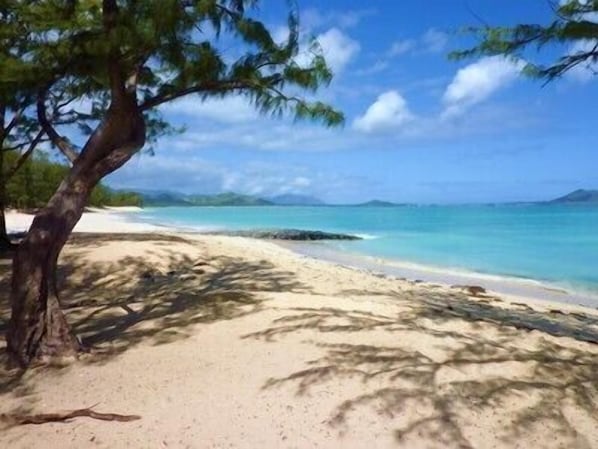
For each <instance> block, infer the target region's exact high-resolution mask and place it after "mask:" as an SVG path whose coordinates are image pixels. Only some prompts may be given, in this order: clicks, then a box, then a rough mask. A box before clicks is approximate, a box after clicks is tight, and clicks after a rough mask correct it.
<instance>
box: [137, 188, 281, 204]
mask: <svg viewBox="0 0 598 449" xmlns="http://www.w3.org/2000/svg"><path fill="white" fill-rule="evenodd" d="M139 194H140V195H141V196H142V198H143V204H144V205H145V206H148V207H164V206H269V205H272V203H271V202H270V201H267V200H264V199H262V198H257V197H254V196H249V195H241V194H238V193H232V192H228V193H219V194H217V195H186V194H184V193H178V192H169V191H151V190H142V191H139Z"/></svg>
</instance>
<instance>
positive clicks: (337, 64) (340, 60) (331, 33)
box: [317, 28, 360, 73]
mask: <svg viewBox="0 0 598 449" xmlns="http://www.w3.org/2000/svg"><path fill="white" fill-rule="evenodd" d="M317 41H318V43H319V44H320V47H321V48H322V53H323V54H324V57H325V58H326V62H327V63H328V66H329V67H330V68H331V69H332V71H333V72H334V73H340V72H342V70H343V69H344V68H345V66H346V65H347V64H348V63H349V62H350V61H351V59H353V57H355V56H356V55H357V53H359V50H360V45H359V42H357V41H355V40H353V39H351V38H350V37H349V36H347V35H346V34H344V33H343V32H342V31H340V30H339V29H338V28H331V29H329V30H328V31H326V32H325V33H322V34H320V35H319V36H318V37H317Z"/></svg>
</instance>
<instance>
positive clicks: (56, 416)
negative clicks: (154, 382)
mask: <svg viewBox="0 0 598 449" xmlns="http://www.w3.org/2000/svg"><path fill="white" fill-rule="evenodd" d="M79 417H88V418H92V419H100V420H102V421H120V422H128V421H135V420H137V419H141V416H138V415H119V414H117V413H99V412H95V411H93V410H92V409H91V408H82V409H79V410H73V411H70V412H64V413H40V414H36V415H21V414H10V413H7V414H0V421H4V422H5V423H6V424H8V425H11V426H22V425H25V424H45V423H50V422H65V421H68V420H70V419H73V418H79Z"/></svg>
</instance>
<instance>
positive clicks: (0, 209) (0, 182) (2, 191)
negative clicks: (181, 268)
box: [0, 141, 10, 248]
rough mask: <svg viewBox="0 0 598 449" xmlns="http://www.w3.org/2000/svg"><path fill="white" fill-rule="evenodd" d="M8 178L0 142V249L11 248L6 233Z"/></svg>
mask: <svg viewBox="0 0 598 449" xmlns="http://www.w3.org/2000/svg"><path fill="white" fill-rule="evenodd" d="M5 208H6V178H5V176H4V151H2V142H1V141H0V248H7V247H9V246H10V240H9V238H8V233H7V231H6V215H5Z"/></svg>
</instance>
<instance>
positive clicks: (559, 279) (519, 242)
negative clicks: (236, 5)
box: [141, 205, 598, 291]
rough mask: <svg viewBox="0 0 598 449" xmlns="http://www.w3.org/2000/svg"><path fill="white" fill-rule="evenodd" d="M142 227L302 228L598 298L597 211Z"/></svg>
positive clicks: (185, 213)
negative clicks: (572, 288) (594, 293)
mask: <svg viewBox="0 0 598 449" xmlns="http://www.w3.org/2000/svg"><path fill="white" fill-rule="evenodd" d="M141 217H143V219H144V220H147V221H151V222H154V223H161V224H168V225H176V226H180V227H186V228H195V229H205V228H211V229H214V228H226V229H256V228H259V229H264V228H268V229H271V228H299V229H312V230H323V231H331V232H344V233H351V234H359V235H362V236H364V237H366V239H365V240H361V241H356V242H336V243H329V245H331V246H333V247H335V248H338V249H342V250H345V251H350V252H353V253H361V254H366V255H371V256H379V257H384V258H389V259H397V260H401V261H408V262H413V263H419V264H424V265H433V266H436V267H446V268H452V269H455V268H456V269H464V270H468V271H474V272H479V273H487V274H496V275H506V276H514V277H522V278H529V279H536V280H540V281H549V282H552V283H557V284H561V285H568V286H577V287H583V288H584V289H587V288H589V289H591V290H594V291H598V207H596V206H594V207H592V206H582V205H579V206H577V205H494V206H492V205H485V206H421V207H415V206H414V207H411V206H409V207H379V208H378V207H371V208H364V207H343V206H338V207H196V208H193V207H191V208H184V207H180V208H179V207H171V208H154V209H147V210H145V211H144V212H142V213H141Z"/></svg>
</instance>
